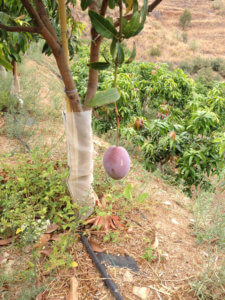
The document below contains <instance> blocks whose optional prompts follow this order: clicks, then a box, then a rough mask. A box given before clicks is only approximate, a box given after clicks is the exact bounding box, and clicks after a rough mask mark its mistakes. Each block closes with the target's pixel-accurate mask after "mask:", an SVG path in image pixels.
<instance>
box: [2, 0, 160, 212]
mask: <svg viewBox="0 0 225 300" xmlns="http://www.w3.org/2000/svg"><path fill="white" fill-rule="evenodd" d="M161 1H162V0H155V1H153V2H152V3H151V4H148V0H144V1H143V5H142V7H141V8H139V3H138V1H137V0H123V1H122V0H102V1H92V0H81V3H80V4H81V9H82V10H83V11H85V10H86V9H88V15H89V18H90V22H91V46H90V63H89V79H88V86H87V92H86V95H85V98H84V99H81V98H80V96H79V94H78V91H77V89H76V85H75V82H74V80H73V77H72V74H71V72H70V68H69V61H68V50H67V49H68V46H67V36H66V34H65V33H67V32H68V31H67V22H66V10H67V11H68V10H71V9H73V10H74V9H76V8H75V7H74V6H73V5H74V4H75V3H74V2H75V1H67V2H66V3H65V0H58V1H55V0H33V1H31V0H21V1H18V0H5V1H2V3H1V6H0V7H1V10H2V11H4V13H5V14H6V15H7V16H8V17H9V19H8V20H7V18H4V20H3V18H2V17H1V19H0V31H1V36H3V39H4V37H6V36H7V33H8V32H16V33H19V34H20V35H19V36H22V34H24V33H26V34H29V35H32V36H33V37H34V36H41V37H42V38H43V39H44V40H45V41H46V43H47V45H48V47H49V49H50V50H51V52H52V54H53V55H54V57H55V60H56V63H57V66H58V69H59V72H60V74H61V77H62V80H63V83H64V86H65V95H66V103H67V105H66V112H64V114H63V116H64V122H65V127H66V134H67V142H68V162H69V167H70V172H69V178H68V187H69V190H70V193H71V196H72V198H73V201H74V202H76V203H78V205H79V207H83V208H85V209H86V211H85V213H84V214H83V215H82V216H81V215H80V217H83V218H86V217H87V216H88V215H90V214H91V213H92V211H93V207H94V205H95V201H96V196H95V194H94V191H93V190H92V182H93V160H92V152H93V150H92V149H93V143H92V130H91V115H92V107H94V106H100V105H106V104H108V103H112V102H115V103H116V101H117V100H119V98H120V93H119V90H118V89H117V87H116V79H117V69H118V67H119V66H120V65H121V64H123V63H125V62H126V63H130V62H132V60H133V59H134V57H135V54H136V48H135V45H134V47H133V50H132V52H131V56H130V57H129V58H126V57H125V54H124V49H123V46H122V41H123V40H124V39H129V38H131V37H133V36H135V35H137V34H139V33H140V32H141V30H142V29H143V28H144V24H145V20H146V16H147V14H148V12H151V11H152V10H153V9H154V8H155V7H156V6H157V5H158V4H159V3H160V2H161ZM109 8H110V9H111V10H113V12H117V13H118V17H117V18H116V19H115V20H113V19H112V18H111V17H110V13H109V12H108V11H109ZM56 10H57V12H58V11H59V14H58V13H53V11H54V12H56ZM21 15H24V18H25V19H26V24H12V23H10V19H11V20H14V21H15V20H16V18H20V17H21ZM106 15H107V16H106ZM0 16H2V14H1V15H0ZM58 18H59V19H60V23H61V37H60V36H59V34H58V30H57V26H56V24H57V22H58ZM63 33H64V34H63ZM103 38H106V39H108V40H109V41H110V53H111V59H110V61H109V60H106V59H105V61H99V54H100V46H101V43H102V40H103ZM5 39H6V38H5ZM11 54H12V53H11ZM110 65H113V66H114V70H115V77H114V78H115V80H114V86H113V87H110V88H109V89H107V90H105V91H101V92H98V93H96V92H97V86H98V72H99V70H102V69H106V68H107V67H109V66H110ZM115 113H116V115H117V129H119V115H118V111H117V106H116V104H115ZM117 137H118V130H117ZM117 146H118V139H117ZM119 178H120V176H119Z"/></svg>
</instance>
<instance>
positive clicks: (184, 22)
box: [179, 9, 192, 29]
mask: <svg viewBox="0 0 225 300" xmlns="http://www.w3.org/2000/svg"><path fill="white" fill-rule="evenodd" d="M191 19H192V16H191V12H190V11H189V10H187V9H185V10H184V12H183V14H182V15H181V16H180V19H179V25H180V26H181V27H182V28H183V29H186V28H187V27H189V26H190V24H191Z"/></svg>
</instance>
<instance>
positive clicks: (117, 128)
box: [115, 103, 120, 147]
mask: <svg viewBox="0 0 225 300" xmlns="http://www.w3.org/2000/svg"><path fill="white" fill-rule="evenodd" d="M115 111H116V119H117V123H116V146H117V147H118V145H119V126H120V118H119V113H118V109H117V105H116V103H115Z"/></svg>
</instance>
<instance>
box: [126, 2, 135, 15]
mask: <svg viewBox="0 0 225 300" xmlns="http://www.w3.org/2000/svg"><path fill="white" fill-rule="evenodd" d="M125 2H126V4H127V9H126V13H125V14H128V13H129V12H130V11H131V9H132V7H133V0H126V1H125Z"/></svg>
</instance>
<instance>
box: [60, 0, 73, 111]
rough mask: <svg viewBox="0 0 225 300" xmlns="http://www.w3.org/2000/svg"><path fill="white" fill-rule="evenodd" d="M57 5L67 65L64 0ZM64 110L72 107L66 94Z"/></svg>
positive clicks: (70, 109)
mask: <svg viewBox="0 0 225 300" xmlns="http://www.w3.org/2000/svg"><path fill="white" fill-rule="evenodd" d="M58 6H59V22H60V28H61V39H62V47H63V50H64V52H65V55H66V60H67V63H68V65H69V50H68V39H67V17H66V1H65V0H58ZM65 100H66V111H67V112H71V111H72V107H71V105H70V102H69V99H68V97H67V96H66V98H65Z"/></svg>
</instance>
